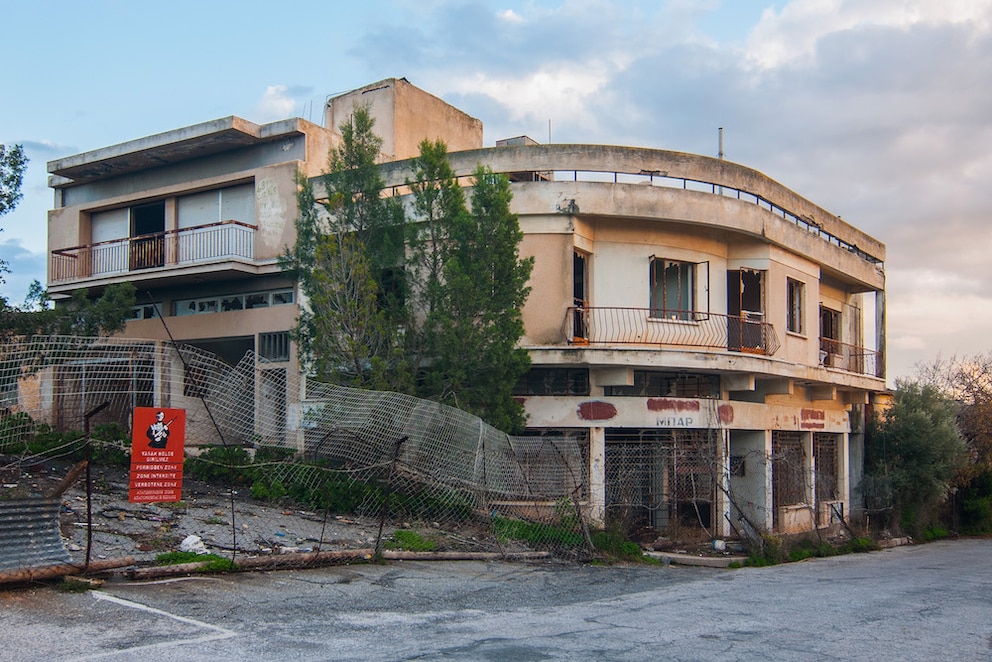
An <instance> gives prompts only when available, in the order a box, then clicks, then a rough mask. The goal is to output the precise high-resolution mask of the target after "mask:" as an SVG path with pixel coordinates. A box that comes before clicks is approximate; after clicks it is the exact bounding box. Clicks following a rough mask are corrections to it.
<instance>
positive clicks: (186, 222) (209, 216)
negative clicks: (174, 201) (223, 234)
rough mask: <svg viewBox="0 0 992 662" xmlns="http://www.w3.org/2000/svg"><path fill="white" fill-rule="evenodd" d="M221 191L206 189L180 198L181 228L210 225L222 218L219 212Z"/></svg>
mask: <svg viewBox="0 0 992 662" xmlns="http://www.w3.org/2000/svg"><path fill="white" fill-rule="evenodd" d="M219 197H220V192H219V191H204V192H203V193H194V194H193V195H184V196H183V197H181V198H179V208H178V213H179V219H178V224H179V229H180V230H183V229H186V228H195V227H196V226H198V225H209V224H210V223H216V222H217V221H219V220H220V213H219V212H218V198H219Z"/></svg>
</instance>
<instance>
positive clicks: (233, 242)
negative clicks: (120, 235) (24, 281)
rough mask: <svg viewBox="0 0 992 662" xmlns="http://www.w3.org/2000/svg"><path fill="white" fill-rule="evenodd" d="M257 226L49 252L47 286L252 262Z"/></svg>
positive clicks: (225, 225) (219, 226) (207, 228)
mask: <svg viewBox="0 0 992 662" xmlns="http://www.w3.org/2000/svg"><path fill="white" fill-rule="evenodd" d="M255 230H256V227H255V226H253V225H248V224H246V223H242V222H240V221H221V222H220V223H211V224H209V225H198V226H195V227H191V228H183V229H181V230H168V231H166V232H156V233H153V234H145V235H140V236H137V237H126V238H124V239H114V240H111V241H101V242H98V243H95V244H89V245H86V246H76V247H74V248H63V249H60V250H57V251H52V271H51V274H52V283H64V282H69V281H74V280H80V279H83V278H96V277H100V276H114V275H118V274H127V273H131V272H135V271H141V270H144V269H155V268H161V267H176V266H185V265H192V264H206V263H210V262H220V261H224V260H230V259H236V258H240V259H246V260H253V259H254V258H255Z"/></svg>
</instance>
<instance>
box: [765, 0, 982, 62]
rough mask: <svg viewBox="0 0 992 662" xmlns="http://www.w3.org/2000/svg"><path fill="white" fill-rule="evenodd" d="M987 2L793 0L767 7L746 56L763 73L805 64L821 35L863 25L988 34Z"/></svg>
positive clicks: (953, 0)
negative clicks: (943, 27) (964, 28)
mask: <svg viewBox="0 0 992 662" xmlns="http://www.w3.org/2000/svg"><path fill="white" fill-rule="evenodd" d="M990 12H992V0H943V1H942V2H934V1H933V0H871V1H870V2H865V1H864V0H794V1H793V2H790V3H788V4H787V5H785V7H783V8H782V10H781V11H775V9H774V8H769V9H766V10H765V11H764V13H763V14H762V16H761V21H760V22H759V23H758V25H757V26H755V28H754V30H753V31H752V32H751V36H750V38H749V39H748V46H747V57H748V59H749V60H750V61H751V62H752V63H754V64H755V65H757V66H759V67H762V68H774V67H779V66H785V65H789V64H796V63H802V62H806V61H808V60H809V59H810V58H812V56H813V55H814V53H815V51H816V47H817V44H818V43H819V42H820V40H822V39H823V38H824V37H825V36H827V35H830V34H835V33H839V32H843V31H846V30H852V29H855V28H862V27H868V26H875V27H887V28H898V29H907V28H910V27H912V26H915V25H939V24H965V23H966V24H968V25H969V27H970V29H971V30H974V31H979V32H987V31H988V29H989V24H990V20H992V16H990Z"/></svg>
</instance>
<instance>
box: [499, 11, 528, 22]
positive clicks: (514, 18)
mask: <svg viewBox="0 0 992 662" xmlns="http://www.w3.org/2000/svg"><path fill="white" fill-rule="evenodd" d="M496 15H497V16H499V17H500V18H501V19H503V20H504V21H506V22H507V23H523V22H524V18H523V16H521V15H520V14H518V13H517V12H515V11H513V10H512V9H505V10H503V11H501V12H498V13H497V14H496Z"/></svg>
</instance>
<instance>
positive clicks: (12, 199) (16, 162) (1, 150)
mask: <svg viewBox="0 0 992 662" xmlns="http://www.w3.org/2000/svg"><path fill="white" fill-rule="evenodd" d="M27 167H28V159H27V157H26V156H24V148H23V147H21V146H20V145H14V146H13V147H7V146H6V145H0V216H3V215H4V214H6V213H7V212H9V211H10V210H12V209H13V208H14V207H16V206H17V203H18V202H20V200H21V183H22V182H23V181H24V171H25V170H26V169H27ZM9 271H10V269H9V268H8V267H7V261H6V260H0V283H2V282H4V280H3V274H5V273H8V272H9ZM0 300H2V303H3V307H4V308H6V307H7V299H6V298H4V297H0Z"/></svg>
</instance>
